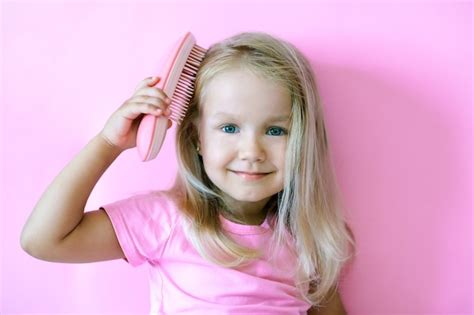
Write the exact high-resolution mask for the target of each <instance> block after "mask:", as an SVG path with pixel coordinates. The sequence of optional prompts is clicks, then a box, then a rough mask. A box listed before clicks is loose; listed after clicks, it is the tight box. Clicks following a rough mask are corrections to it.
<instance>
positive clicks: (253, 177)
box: [231, 171, 270, 180]
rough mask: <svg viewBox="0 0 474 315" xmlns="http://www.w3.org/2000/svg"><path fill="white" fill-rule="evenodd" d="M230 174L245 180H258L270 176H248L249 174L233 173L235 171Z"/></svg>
mask: <svg viewBox="0 0 474 315" xmlns="http://www.w3.org/2000/svg"><path fill="white" fill-rule="evenodd" d="M231 172H232V173H234V174H236V175H238V176H239V177H241V178H243V179H246V180H258V179H261V178H263V177H265V176H267V175H268V174H270V173H259V174H250V173H244V172H235V171H231Z"/></svg>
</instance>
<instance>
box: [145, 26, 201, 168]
mask: <svg viewBox="0 0 474 315" xmlns="http://www.w3.org/2000/svg"><path fill="white" fill-rule="evenodd" d="M205 54H206V49H204V48H202V47H199V46H198V45H196V40H195V38H194V36H193V34H191V33H190V32H187V33H186V34H185V35H184V36H183V37H181V38H180V39H179V40H178V41H177V42H176V43H175V45H174V46H173V49H172V50H171V51H170V54H169V57H168V60H167V62H166V63H165V64H164V67H163V68H162V70H161V75H158V76H159V77H160V78H161V80H160V82H158V84H157V85H156V87H158V88H160V89H162V90H163V91H164V92H165V93H166V95H167V96H168V97H169V98H171V104H170V105H169V108H170V109H171V111H172V114H171V116H170V119H171V120H173V121H174V122H176V123H177V124H178V125H179V124H180V123H181V120H182V119H183V118H184V116H185V114H186V110H187V109H188V105H189V102H190V100H191V97H192V95H193V92H194V81H195V79H196V74H197V71H198V69H199V66H200V64H201V61H202V59H203V58H204V55H205ZM167 127H168V118H167V117H165V116H159V117H157V116H154V115H149V114H146V115H145V116H144V117H143V118H142V120H141V122H140V125H139V126H138V131H137V149H138V154H139V155H140V158H141V159H142V161H143V162H146V161H150V160H153V159H154V158H155V157H156V156H157V155H158V152H160V149H161V145H162V144H163V141H164V139H165V135H166V130H167V129H168V128H167Z"/></svg>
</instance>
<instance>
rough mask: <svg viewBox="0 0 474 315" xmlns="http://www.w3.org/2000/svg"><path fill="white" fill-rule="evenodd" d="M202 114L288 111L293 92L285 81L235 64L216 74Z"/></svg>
mask: <svg viewBox="0 0 474 315" xmlns="http://www.w3.org/2000/svg"><path fill="white" fill-rule="evenodd" d="M205 90H206V91H205V96H204V99H203V103H202V104H201V105H202V108H203V114H204V116H206V117H210V116H225V113H227V114H230V115H232V116H239V115H246V117H247V116H248V115H249V114H252V115H270V116H281V115H289V114H290V111H291V96H290V93H289V92H288V89H287V88H286V87H284V86H283V85H281V84H279V83H277V82H275V81H271V80H269V79H265V78H263V77H261V76H258V75H256V74H254V73H252V72H251V71H250V70H247V69H241V68H232V69H228V70H225V71H223V72H221V73H219V74H217V75H216V76H215V77H214V78H212V79H211V80H210V81H209V82H208V84H207V86H206V88H205Z"/></svg>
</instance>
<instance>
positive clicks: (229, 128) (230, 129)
mask: <svg viewBox="0 0 474 315" xmlns="http://www.w3.org/2000/svg"><path fill="white" fill-rule="evenodd" d="M236 129H237V127H236V126H234V125H231V124H229V125H224V126H223V127H222V128H221V130H223V131H224V132H225V133H235V131H236ZM269 130H270V131H272V130H273V131H275V130H276V133H275V132H271V133H270V135H271V136H282V135H286V134H287V131H286V130H285V129H283V128H280V127H271V128H270V129H269Z"/></svg>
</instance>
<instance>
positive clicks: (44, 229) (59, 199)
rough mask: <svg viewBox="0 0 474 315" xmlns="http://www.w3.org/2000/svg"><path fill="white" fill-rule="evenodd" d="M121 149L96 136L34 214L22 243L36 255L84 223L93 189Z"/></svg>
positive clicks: (55, 180) (25, 229)
mask: <svg viewBox="0 0 474 315" xmlns="http://www.w3.org/2000/svg"><path fill="white" fill-rule="evenodd" d="M120 153H121V150H119V149H118V148H116V147H114V146H112V145H110V144H109V143H108V142H107V141H106V140H105V139H104V138H103V137H101V136H100V135H97V136H95V137H94V138H93V139H92V140H91V141H90V142H89V143H88V144H87V145H86V146H85V147H84V148H83V149H82V150H81V151H80V152H79V154H78V155H77V156H76V157H75V158H74V159H73V160H72V161H71V162H70V163H69V164H68V165H67V166H66V167H65V168H64V169H63V170H62V171H61V172H60V173H59V175H58V176H57V177H56V178H55V179H54V180H53V182H52V183H51V184H50V185H49V187H48V188H47V189H46V191H45V192H44V194H43V195H42V196H41V198H40V200H39V201H38V202H37V204H36V206H35V208H34V209H33V212H32V213H31V214H30V217H29V218H28V220H27V222H26V224H25V226H24V227H23V231H22V233H21V246H22V247H23V249H24V250H25V251H27V252H28V253H30V254H31V255H33V256H36V257H38V256H43V253H45V252H47V251H50V249H52V248H55V247H56V246H57V244H59V242H60V241H61V240H63V239H64V238H65V237H66V236H67V235H68V234H69V233H70V232H71V231H73V230H74V229H75V227H76V226H78V224H79V223H80V221H81V220H82V218H83V215H84V208H85V205H86V202H87V200H88V198H89V196H90V194H91V192H92V189H93V188H94V186H95V185H96V183H97V182H98V180H99V179H100V177H101V176H102V174H103V173H104V172H105V171H106V170H107V168H108V167H109V166H110V165H111V164H112V162H113V161H114V160H115V159H116V158H117V157H118V156H119V154H120Z"/></svg>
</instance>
